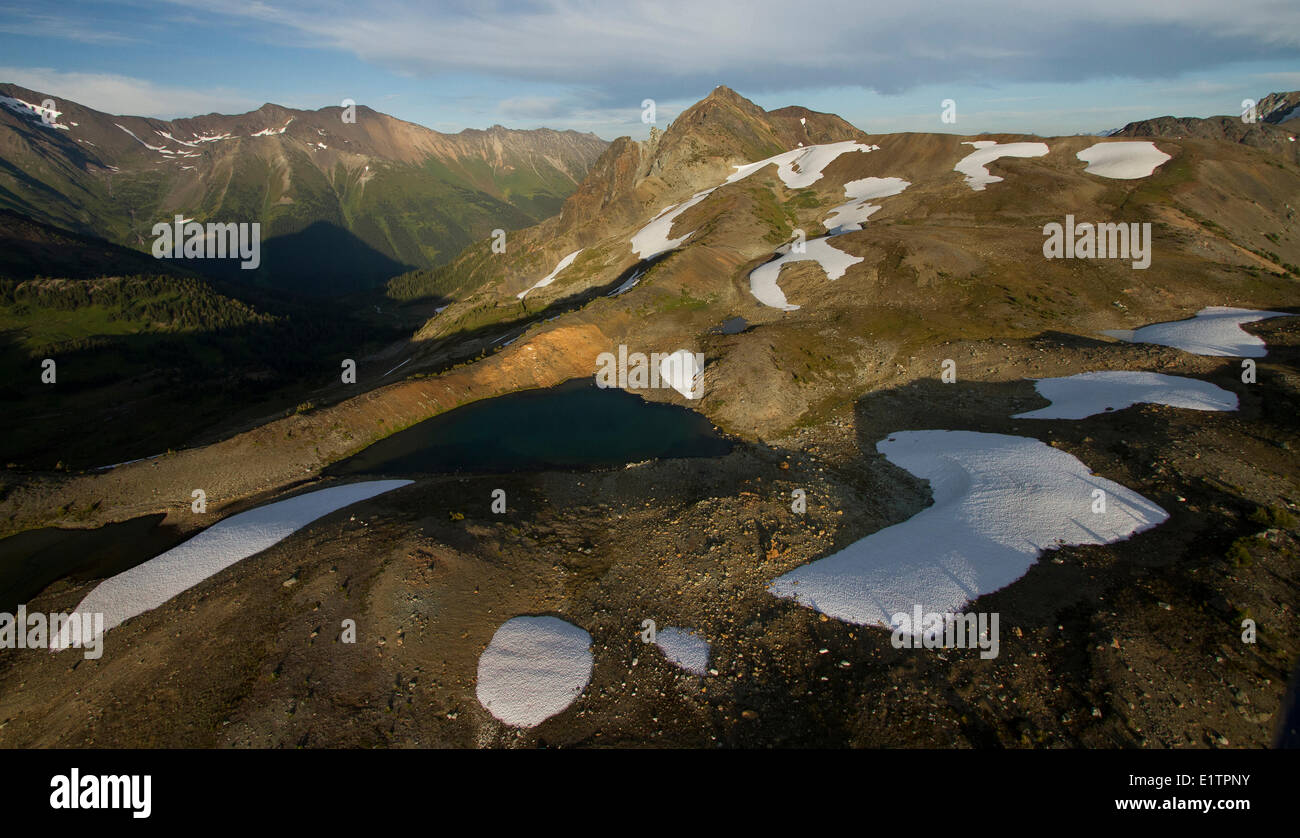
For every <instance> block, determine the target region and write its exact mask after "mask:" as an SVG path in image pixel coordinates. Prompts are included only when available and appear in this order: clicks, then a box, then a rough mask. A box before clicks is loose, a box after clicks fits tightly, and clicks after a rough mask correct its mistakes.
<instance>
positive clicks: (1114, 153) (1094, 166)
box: [1074, 140, 1171, 180]
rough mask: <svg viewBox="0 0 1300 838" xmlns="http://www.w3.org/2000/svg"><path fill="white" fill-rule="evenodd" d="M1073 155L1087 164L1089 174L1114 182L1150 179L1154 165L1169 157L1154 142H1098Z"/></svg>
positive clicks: (1086, 170)
mask: <svg viewBox="0 0 1300 838" xmlns="http://www.w3.org/2000/svg"><path fill="white" fill-rule="evenodd" d="M1074 156H1075V157H1077V158H1079V159H1080V160H1082V161H1083V162H1085V163H1087V164H1088V166H1087V168H1085V169H1084V171H1085V172H1087V173H1088V174H1090V175H1098V176H1099V177H1108V178H1114V179H1116V180H1135V179H1137V178H1141V177H1149V176H1150V175H1151V174H1152V173H1153V172H1154V171H1155V170H1156V167H1157V166H1159V165H1160V164H1161V163H1163V162H1165V161H1166V160H1169V159H1171V158H1170V156H1169V155H1168V154H1165V153H1164V152H1163V151H1161V150H1160V149H1158V148H1156V144H1155V143H1153V142H1149V141H1146V140H1143V141H1140V142H1117V143H1097V144H1096V145H1090V146H1088V147H1087V148H1085V149H1084V150H1083V151H1081V152H1079V153H1078V154H1076V155H1074Z"/></svg>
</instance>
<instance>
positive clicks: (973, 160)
mask: <svg viewBox="0 0 1300 838" xmlns="http://www.w3.org/2000/svg"><path fill="white" fill-rule="evenodd" d="M962 145H969V146H974V147H975V150H974V151H972V152H971V153H970V154H968V155H966V156H965V157H963V158H962V159H960V160H958V161H957V165H956V166H953V167H952V168H953V171H955V172H961V173H962V174H963V175H965V176H966V184H967V185H968V186H969V187H970V188H971V189H974V190H975V191H976V192H982V191H984V187H986V186H988V185H989V184H990V183H998V182H999V181H1001V180H1002V178H1000V177H998V176H997V175H995V174H992V173H990V172H989V170H988V169H987V168H985V167H986V166H988V164H989V163H992V162H993V161H994V160H997V159H998V158H999V157H1042V156H1043V155H1045V154H1047V152H1048V148H1047V143H1007V144H1006V145H1002V144H1000V143H997V142H994V141H993V140H973V141H968V142H964V143H962Z"/></svg>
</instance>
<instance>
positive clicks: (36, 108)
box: [0, 84, 608, 292]
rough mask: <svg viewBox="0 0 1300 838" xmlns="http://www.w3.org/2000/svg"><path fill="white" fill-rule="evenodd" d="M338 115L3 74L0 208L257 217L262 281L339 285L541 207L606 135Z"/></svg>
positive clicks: (541, 211) (62, 219)
mask: <svg viewBox="0 0 1300 838" xmlns="http://www.w3.org/2000/svg"><path fill="white" fill-rule="evenodd" d="M51 99H52V100H54V107H53V108H50V109H47V108H45V107H44V104H43V103H44V102H46V101H47V100H51ZM344 116H345V109H344V108H343V107H341V106H335V107H328V108H322V109H320V110H316V111H304V110H295V109H291V108H284V107H281V106H279V105H273V104H266V105H263V106H262V107H261V108H258V109H257V110H255V111H250V112H248V113H244V114H236V115H222V114H206V115H203V116H195V117H187V118H183V119H174V120H160V119H153V118H148V117H135V116H114V115H110V114H105V113H102V112H100V111H96V110H94V109H91V108H87V107H85V106H82V105H80V104H77V103H75V102H70V101H66V100H61V99H58V98H57V97H54V96H50V95H48V94H45V93H40V92H37V91H32V90H28V89H26V88H21V87H17V86H15V85H9V84H0V208H7V209H11V210H14V211H16V212H19V213H21V214H23V215H25V216H28V217H30V218H32V219H34V220H37V221H40V222H43V223H47V224H52V225H55V226H57V227H61V228H64V229H67V230H70V231H73V232H77V233H83V234H90V235H96V236H100V237H102V238H105V239H107V240H108V241H110V242H114V243H117V244H122V245H127V246H131V247H136V248H143V247H145V246H146V245H147V244H148V243H149V241H150V240H151V236H150V230H151V229H152V226H153V225H154V224H155V223H157V222H158V221H164V220H170V219H171V218H173V217H174V216H175V215H176V214H181V215H184V216H185V217H186V218H192V219H194V220H197V221H200V222H204V221H209V220H212V221H219V222H239V221H244V222H253V221H258V222H261V223H262V226H263V230H262V237H263V243H264V246H265V247H266V249H267V250H268V259H267V260H266V261H265V267H264V269H263V270H261V271H259V272H258V273H259V276H258V277H257V279H258V280H259V281H262V282H265V283H269V284H275V285H280V286H288V287H295V288H298V289H299V290H305V291H316V292H332V291H347V290H354V289H356V288H359V287H368V286H371V285H374V284H376V283H379V282H382V281H383V280H384V279H387V278H388V277H389V276H392V275H395V274H397V273H400V272H402V271H403V270H408V269H410V268H413V267H429V266H433V265H437V264H440V263H443V262H446V261H448V260H450V259H451V258H452V257H454V256H455V255H456V254H457V253H458V252H459V251H460V250H461V249H462V248H463V247H464V246H465V245H467V244H469V243H470V242H472V241H474V240H476V239H479V238H482V237H484V236H486V235H489V234H490V233H491V231H492V230H494V229H498V228H500V229H506V230H513V229H518V228H521V227H525V226H529V225H532V224H535V223H537V222H538V221H541V220H543V219H545V218H547V217H549V216H550V215H552V214H554V213H555V212H557V211H558V210H559V208H560V206H561V204H562V202H563V201H564V199H565V198H566V197H568V195H569V194H570V193H571V192H572V191H573V190H574V189H575V188H576V186H577V184H578V182H579V181H581V180H582V178H583V177H584V176H585V174H586V172H587V170H588V169H589V168H590V166H591V165H592V163H594V162H595V160H596V159H597V158H598V157H599V156H600V154H601V153H602V152H603V151H604V149H605V147H606V146H607V145H608V143H606V142H605V141H604V140H602V139H600V138H599V137H596V136H595V135H594V134H582V133H578V132H576V131H554V130H551V129H537V130H531V131H518V130H512V129H507V128H503V127H501V126H493V127H492V128H489V129H486V130H476V129H467V130H465V131H461V132H460V133H458V134H443V133H440V132H437V131H433V130H431V129H428V128H424V127H422V126H419V125H415V124H413V123H410V122H404V121H402V120H399V119H396V118H394V117H391V116H388V115H386V114H382V113H379V112H377V111H374V110H372V109H370V108H367V107H365V106H363V105H357V106H356V107H355V122H345V121H344ZM340 233H346V235H340ZM277 239H279V241H280V243H279V244H278V245H277V244H275V241H276V240H277ZM277 251H279V253H278V258H277V253H276V252H277ZM201 267H202V266H201ZM240 278H242V279H247V278H248V277H240Z"/></svg>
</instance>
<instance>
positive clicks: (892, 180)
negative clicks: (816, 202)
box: [822, 177, 912, 235]
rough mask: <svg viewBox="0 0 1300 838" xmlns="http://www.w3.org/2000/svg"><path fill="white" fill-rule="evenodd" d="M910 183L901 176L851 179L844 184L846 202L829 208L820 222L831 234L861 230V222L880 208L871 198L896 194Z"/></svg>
mask: <svg viewBox="0 0 1300 838" xmlns="http://www.w3.org/2000/svg"><path fill="white" fill-rule="evenodd" d="M911 185H912V183H911V181H906V180H903V179H902V178H901V177H865V178H862V179H861V180H851V181H849V182H848V183H846V184H844V197H846V198H848V199H849V201H848V203H844V204H840V205H839V206H838V207H836V208H835V209H833V210H831V214H830V215H828V216H827V217H826V220H825V221H823V222H822V224H824V225H826V229H827V230H828V231H829V232H830V233H831V235H841V234H843V233H847V232H850V231H853V230H861V229H862V224H863V223H864V222H865V221H866V220H867V219H868V218H870V217H871V214H872V213H874V212H875V211H876V210H878V209H880V205H879V204H872V203H869V202H870V201H871V200H872V199H873V198H888V197H889V196H890V195H897V194H898V193H900V192H902V191H903V190H904V189H906V188H907V187H909V186H911Z"/></svg>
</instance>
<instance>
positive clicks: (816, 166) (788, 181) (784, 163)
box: [725, 140, 880, 189]
mask: <svg viewBox="0 0 1300 838" xmlns="http://www.w3.org/2000/svg"><path fill="white" fill-rule="evenodd" d="M879 150H880V146H878V145H864V144H863V143H859V142H855V141H854V140H843V141H841V142H838V143H823V144H821V145H810V146H807V147H801V148H792V149H790V150H789V151H783V152H781V153H780V154H776V155H773V156H771V157H769V158H767V159H766V160H759V161H758V162H757V163H748V164H746V165H744V166H736V171H735V172H734V173H733V174H732V175H730V176H729V177H728V178H727V180H726V181H725V182H726V183H735V182H736V181H738V180H744V179H745V178H747V177H749V176H750V175H752V174H753V173H754V172H757V171H758V170H759V169H762V168H763V167H764V166H770V165H771V164H773V163H775V164H776V167H777V168H776V176H777V177H779V178H781V182H782V183H784V184H785V185H786V186H788V187H790V188H791V189H801V188H803V187H805V186H811V185H812V184H814V183H816V182H817V181H819V180H821V176H822V172H823V171H824V170H825V169H826V167H827V166H829V165H830V164H831V163H834V162H835V160H836V159H837V158H838V157H839V156H840V155H841V154H847V153H848V152H850V151H862V152H867V151H879Z"/></svg>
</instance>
